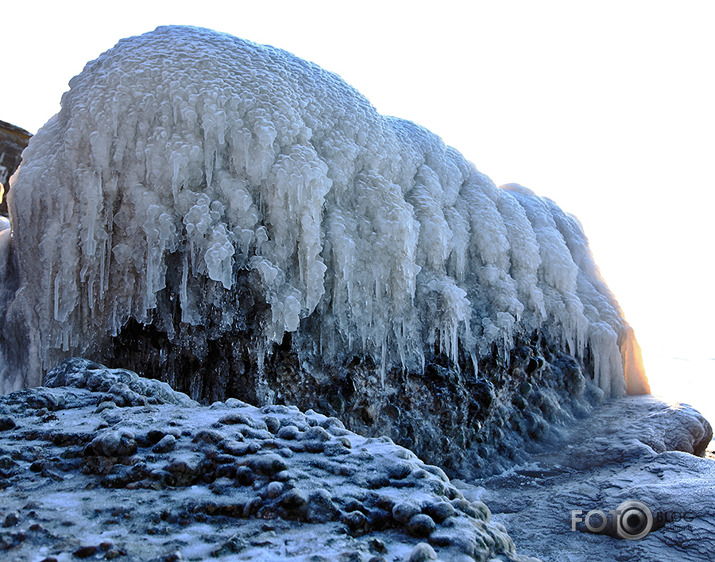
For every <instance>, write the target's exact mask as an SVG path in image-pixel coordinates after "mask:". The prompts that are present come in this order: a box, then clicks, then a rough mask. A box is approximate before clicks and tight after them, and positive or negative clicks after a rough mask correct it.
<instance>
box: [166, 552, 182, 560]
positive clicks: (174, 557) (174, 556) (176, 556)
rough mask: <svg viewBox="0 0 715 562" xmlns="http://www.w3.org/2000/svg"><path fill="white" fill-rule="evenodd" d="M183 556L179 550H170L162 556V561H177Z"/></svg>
mask: <svg viewBox="0 0 715 562" xmlns="http://www.w3.org/2000/svg"><path fill="white" fill-rule="evenodd" d="M183 559H184V557H183V556H181V552H178V551H177V552H172V553H171V554H167V555H166V556H164V562H179V561H180V560H183Z"/></svg>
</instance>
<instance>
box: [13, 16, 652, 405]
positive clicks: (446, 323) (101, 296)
mask: <svg viewBox="0 0 715 562" xmlns="http://www.w3.org/2000/svg"><path fill="white" fill-rule="evenodd" d="M10 194H11V198H10V201H9V203H10V213H11V223H12V231H13V236H12V240H11V241H10V239H9V237H5V238H4V239H3V240H5V242H4V246H3V247H5V246H7V244H8V243H10V244H12V245H13V255H14V256H15V257H14V258H13V259H14V260H16V262H13V263H16V264H19V268H20V289H19V291H18V292H17V294H16V295H15V297H14V300H13V301H12V302H11V303H10V305H9V310H8V311H7V312H6V314H5V320H4V322H5V324H4V330H5V333H6V334H7V333H8V330H11V329H16V328H17V327H18V326H20V327H25V329H26V331H27V333H28V334H29V335H28V337H29V363H28V365H29V366H26V365H25V363H24V362H22V361H20V360H18V359H15V360H13V359H12V357H13V356H15V355H17V350H16V349H15V348H16V347H17V346H16V345H15V342H13V341H11V338H8V336H7V335H6V336H5V353H6V356H7V361H8V365H9V367H7V369H6V371H7V372H6V373H5V378H4V382H3V383H2V385H1V386H0V390H3V391H7V390H10V389H12V388H16V387H18V386H27V385H36V384H38V383H40V382H41V376H42V372H43V371H45V370H47V369H48V368H51V367H52V366H54V364H56V363H57V362H58V360H59V359H60V358H63V357H66V356H68V355H69V354H75V355H78V354H85V355H87V356H91V355H92V349H93V348H95V347H97V346H101V345H104V344H103V342H104V341H105V338H107V337H111V336H114V335H117V334H119V333H120V332H121V331H122V329H123V327H125V326H126V325H127V323H128V322H129V321H130V320H131V319H133V320H134V321H136V322H138V323H139V324H149V323H152V324H153V325H155V326H158V327H159V329H160V330H161V331H163V332H165V333H166V334H167V337H168V338H169V339H170V340H171V339H172V338H179V337H181V336H180V332H181V333H182V334H186V333H187V329H186V328H187V327H189V328H190V327H203V328H205V329H206V330H208V332H209V336H208V337H209V339H211V338H214V339H215V338H218V337H220V336H222V335H225V334H230V333H234V332H241V331H245V330H247V329H248V328H250V327H253V329H258V330H259V332H260V336H259V338H258V340H259V341H257V345H258V346H259V347H260V349H262V350H263V351H262V353H270V352H271V346H272V345H273V344H275V343H280V342H281V341H282V340H283V338H284V335H285V334H287V333H290V334H292V345H293V346H294V347H295V348H296V350H297V352H298V353H302V354H304V355H305V356H310V355H311V354H312V355H316V356H317V355H320V357H321V360H322V361H324V362H327V363H330V362H331V361H333V362H334V363H335V364H339V363H340V362H341V361H344V360H346V359H349V358H350V357H352V356H353V355H360V356H370V357H372V358H373V359H374V360H375V363H376V365H378V368H379V369H380V370H381V371H382V372H383V373H384V372H385V371H387V370H389V369H391V368H393V367H404V368H408V369H420V368H422V366H423V365H424V362H425V358H426V356H428V355H430V354H432V353H435V352H441V353H443V354H445V355H446V356H447V357H449V358H450V359H451V361H453V362H455V363H456V362H457V359H458V356H459V354H460V353H462V354H465V355H467V356H470V355H471V356H472V359H473V361H474V362H475V363H476V362H477V360H478V359H479V357H481V356H484V355H486V354H489V353H491V352H492V350H493V349H495V348H496V349H497V351H498V353H499V354H500V355H501V356H502V357H504V358H506V357H508V352H509V350H510V349H511V347H512V345H513V341H514V337H515V336H516V335H517V334H529V333H531V332H533V331H535V330H540V331H541V332H542V333H544V334H547V336H548V337H549V338H551V340H553V341H558V342H561V344H562V345H563V347H564V349H565V350H567V351H568V352H569V353H571V354H573V355H574V356H577V357H579V356H580V357H585V356H588V357H589V358H590V360H591V361H592V364H593V366H594V379H595V381H596V382H597V384H598V386H599V387H600V388H601V389H602V390H604V391H605V393H606V394H608V395H613V396H617V395H622V394H624V393H625V392H626V385H627V380H629V381H633V382H632V384H636V383H638V382H639V381H643V380H644V378H643V373H642V367H640V365H639V364H638V362H637V361H633V360H631V359H628V357H631V356H633V355H634V353H635V350H637V343H636V342H635V339H634V337H633V333H632V330H631V329H630V327H629V326H628V324H627V323H626V322H625V320H624V319H623V315H622V314H621V311H620V309H619V307H618V304H617V303H616V301H615V299H614V297H613V295H612V294H611V292H610V291H609V289H608V288H607V287H606V285H605V283H604V282H603V280H602V279H601V276H600V274H599V272H598V269H597V268H596V266H595V265H594V262H593V259H592V256H591V253H590V251H589V248H588V243H587V240H586V237H585V236H584V233H583V230H582V228H581V226H580V225H579V223H578V222H577V220H576V219H574V218H573V217H571V216H569V215H568V214H566V213H564V212H563V211H562V210H561V209H559V208H558V207H557V206H556V205H555V204H554V203H552V202H551V201H549V200H546V199H542V198H540V197H537V196H535V195H534V194H533V193H532V192H530V191H529V190H528V189H526V188H523V187H520V186H517V185H509V186H505V187H504V188H497V187H496V186H495V185H494V183H493V182H492V181H491V180H490V179H489V178H488V177H486V176H485V175H483V174H482V173H480V172H479V171H478V170H477V169H476V168H475V167H474V165H473V164H471V163H470V162H468V161H467V160H465V158H464V157H463V156H462V155H461V154H459V153H458V152H457V151H456V150H454V149H452V148H450V147H447V146H445V145H444V144H443V142H442V141H441V139H440V138H439V137H437V136H436V135H434V134H432V133H430V132H429V131H427V130H425V129H423V128H421V127H419V126H418V125H415V124H413V123H411V122H407V121H403V120H400V119H396V118H392V117H385V116H382V115H380V114H378V113H377V112H376V111H375V109H374V108H373V107H372V106H371V105H370V103H369V102H368V101H367V100H366V99H365V98H364V97H362V96H361V95H360V94H359V93H358V92H357V91H355V90H354V89H353V88H351V87H350V86H348V85H347V84H345V83H344V82H343V81H342V80H341V79H340V78H339V77H338V76H336V75H334V74H331V73H329V72H326V71H324V70H322V69H320V68H318V67H317V66H315V65H314V64H311V63H308V62H306V61H303V60H301V59H299V58H296V57H295V56H293V55H291V54H289V53H286V52H284V51H281V50H278V49H275V48H271V47H267V46H260V45H256V44H253V43H250V42H247V41H243V40H240V39H237V38H234V37H231V36H228V35H224V34H220V33H217V32H213V31H209V30H205V29H197V28H187V27H161V28H158V29H157V30H155V31H153V32H151V33H147V34H145V35H142V36H140V37H132V38H129V39H124V40H122V41H120V42H119V43H118V44H117V45H116V46H115V47H114V48H112V49H111V50H109V51H107V52H106V53H104V54H102V55H101V56H100V57H99V58H98V59H96V60H95V61H92V62H89V63H88V64H87V65H86V67H85V69H84V70H83V72H82V73H81V74H79V75H78V76H76V77H75V78H73V79H72V80H71V82H70V90H69V91H68V92H66V93H65V94H64V96H63V98H62V108H61V111H60V112H59V113H58V114H57V115H56V116H55V117H53V118H52V119H51V120H50V121H49V122H48V123H47V124H46V125H45V126H44V127H43V128H42V129H41V130H40V131H39V132H38V133H37V135H35V136H34V137H33V138H32V140H31V142H30V146H29V147H28V148H27V150H26V151H25V153H24V156H23V165H22V167H21V169H20V171H19V172H18V174H17V175H16V176H15V178H14V180H13V183H12V189H11V191H10ZM0 236H2V235H1V234H0ZM11 261H12V260H11ZM11 265H12V264H10V265H8V267H10V266H11ZM7 306H8V305H6V307H7ZM242 307H243V308H242ZM246 307H248V308H249V309H250V313H249V314H248V315H247V314H246ZM3 312H4V311H3ZM256 327H258V328H256ZM188 333H190V330H188ZM8 341H9V342H10V343H8ZM23 345H24V347H27V346H26V345H25V344H23ZM196 345H197V347H198V346H200V344H199V343H197V344H196ZM627 356H628V357H627Z"/></svg>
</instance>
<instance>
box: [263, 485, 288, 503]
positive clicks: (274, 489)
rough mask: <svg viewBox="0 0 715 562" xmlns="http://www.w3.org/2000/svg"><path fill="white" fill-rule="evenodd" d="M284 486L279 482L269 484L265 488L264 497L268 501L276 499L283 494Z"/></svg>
mask: <svg viewBox="0 0 715 562" xmlns="http://www.w3.org/2000/svg"><path fill="white" fill-rule="evenodd" d="M283 488H284V485H283V484H281V483H280V482H271V483H270V484H268V486H266V496H267V497H268V498H270V499H272V500H273V499H276V498H277V497H278V496H280V495H281V493H283Z"/></svg>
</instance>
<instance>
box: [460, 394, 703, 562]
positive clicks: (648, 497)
mask: <svg viewBox="0 0 715 562" xmlns="http://www.w3.org/2000/svg"><path fill="white" fill-rule="evenodd" d="M711 438H712V428H711V427H710V424H709V423H708V422H707V421H706V420H705V419H704V418H703V417H702V416H701V415H700V414H699V413H698V412H696V411H695V410H693V409H692V408H690V407H688V406H685V405H681V404H676V405H668V404H665V403H663V402H659V401H657V400H655V399H653V398H651V397H629V398H624V399H619V400H613V401H610V402H608V403H606V404H604V405H602V406H601V407H600V408H599V409H598V410H597V411H596V412H594V414H593V415H592V416H591V417H589V418H588V419H587V420H584V421H582V422H581V423H577V424H575V425H574V426H573V427H572V428H571V429H570V430H569V431H568V432H565V433H563V434H562V435H561V439H559V440H557V441H555V442H554V443H552V444H551V445H550V446H547V447H543V446H540V447H539V448H538V449H535V451H534V452H533V453H532V455H531V457H530V458H529V460H528V462H526V463H524V464H523V465H521V466H517V467H514V468H513V469H512V470H509V471H507V472H505V473H502V474H500V475H498V476H494V477H491V478H487V479H483V480H479V481H477V482H476V483H472V484H469V485H468V484H462V483H458V484H459V485H460V489H461V490H462V492H463V493H464V494H465V496H466V497H468V498H470V499H472V500H477V499H479V500H482V501H485V502H486V503H487V504H488V505H489V507H490V508H491V510H492V513H493V520H495V521H499V522H500V523H503V524H504V526H505V527H506V528H507V530H508V532H509V535H510V536H511V537H512V538H513V539H514V541H515V543H516V545H517V546H518V547H519V549H520V552H522V553H524V554H528V555H531V556H536V557H538V558H540V559H542V560H544V561H545V562H548V561H554V562H556V561H559V562H562V561H572V562H577V561H582V560H621V561H626V560H633V561H648V562H651V561H652V562H656V561H663V560H683V561H686V560H687V561H707V560H712V559H713V552H715V497H713V494H712V489H713V487H714V486H715V462H713V460H711V459H709V458H700V457H697V456H693V454H691V453H695V454H699V455H702V454H703V453H704V451H705V448H706V446H707V445H708V443H709V442H710V439H711ZM629 500H630V501H633V500H635V501H638V502H643V503H644V504H645V505H646V506H648V507H649V509H650V510H651V512H652V515H653V526H652V530H651V531H650V532H649V533H648V534H647V535H646V536H645V537H644V538H641V539H639V540H625V539H623V538H621V537H620V536H619V534H618V530H617V529H618V527H617V523H616V521H615V520H614V519H613V516H612V515H611V514H609V511H611V510H616V509H618V508H619V506H621V505H622V504H623V502H625V501H629ZM572 510H580V513H579V514H578V516H579V517H580V518H581V519H585V517H586V514H587V513H588V512H589V511H591V510H601V511H602V512H604V514H605V515H606V518H607V523H608V525H607V527H606V528H605V529H604V531H603V533H599V534H595V533H589V532H587V527H586V526H585V521H579V520H577V521H576V525H575V527H576V531H575V532H574V531H572V515H571V514H572ZM624 513H626V512H624ZM594 517H596V516H594ZM589 523H591V527H592V528H598V526H599V523H600V520H599V519H598V518H594V519H593V520H591V519H589ZM634 535H636V536H637V533H635V530H634V532H633V533H632V534H631V535H630V536H631V537H632V536H634Z"/></svg>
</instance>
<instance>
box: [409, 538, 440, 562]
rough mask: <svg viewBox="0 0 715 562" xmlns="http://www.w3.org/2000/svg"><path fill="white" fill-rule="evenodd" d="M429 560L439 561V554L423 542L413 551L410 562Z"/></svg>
mask: <svg viewBox="0 0 715 562" xmlns="http://www.w3.org/2000/svg"><path fill="white" fill-rule="evenodd" d="M429 560H437V553H436V552H435V551H434V548H432V547H431V546H430V545H428V544H427V543H426V542H421V543H419V544H417V545H416V546H415V548H413V549H412V554H410V561H409V562H428V561H429Z"/></svg>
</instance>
